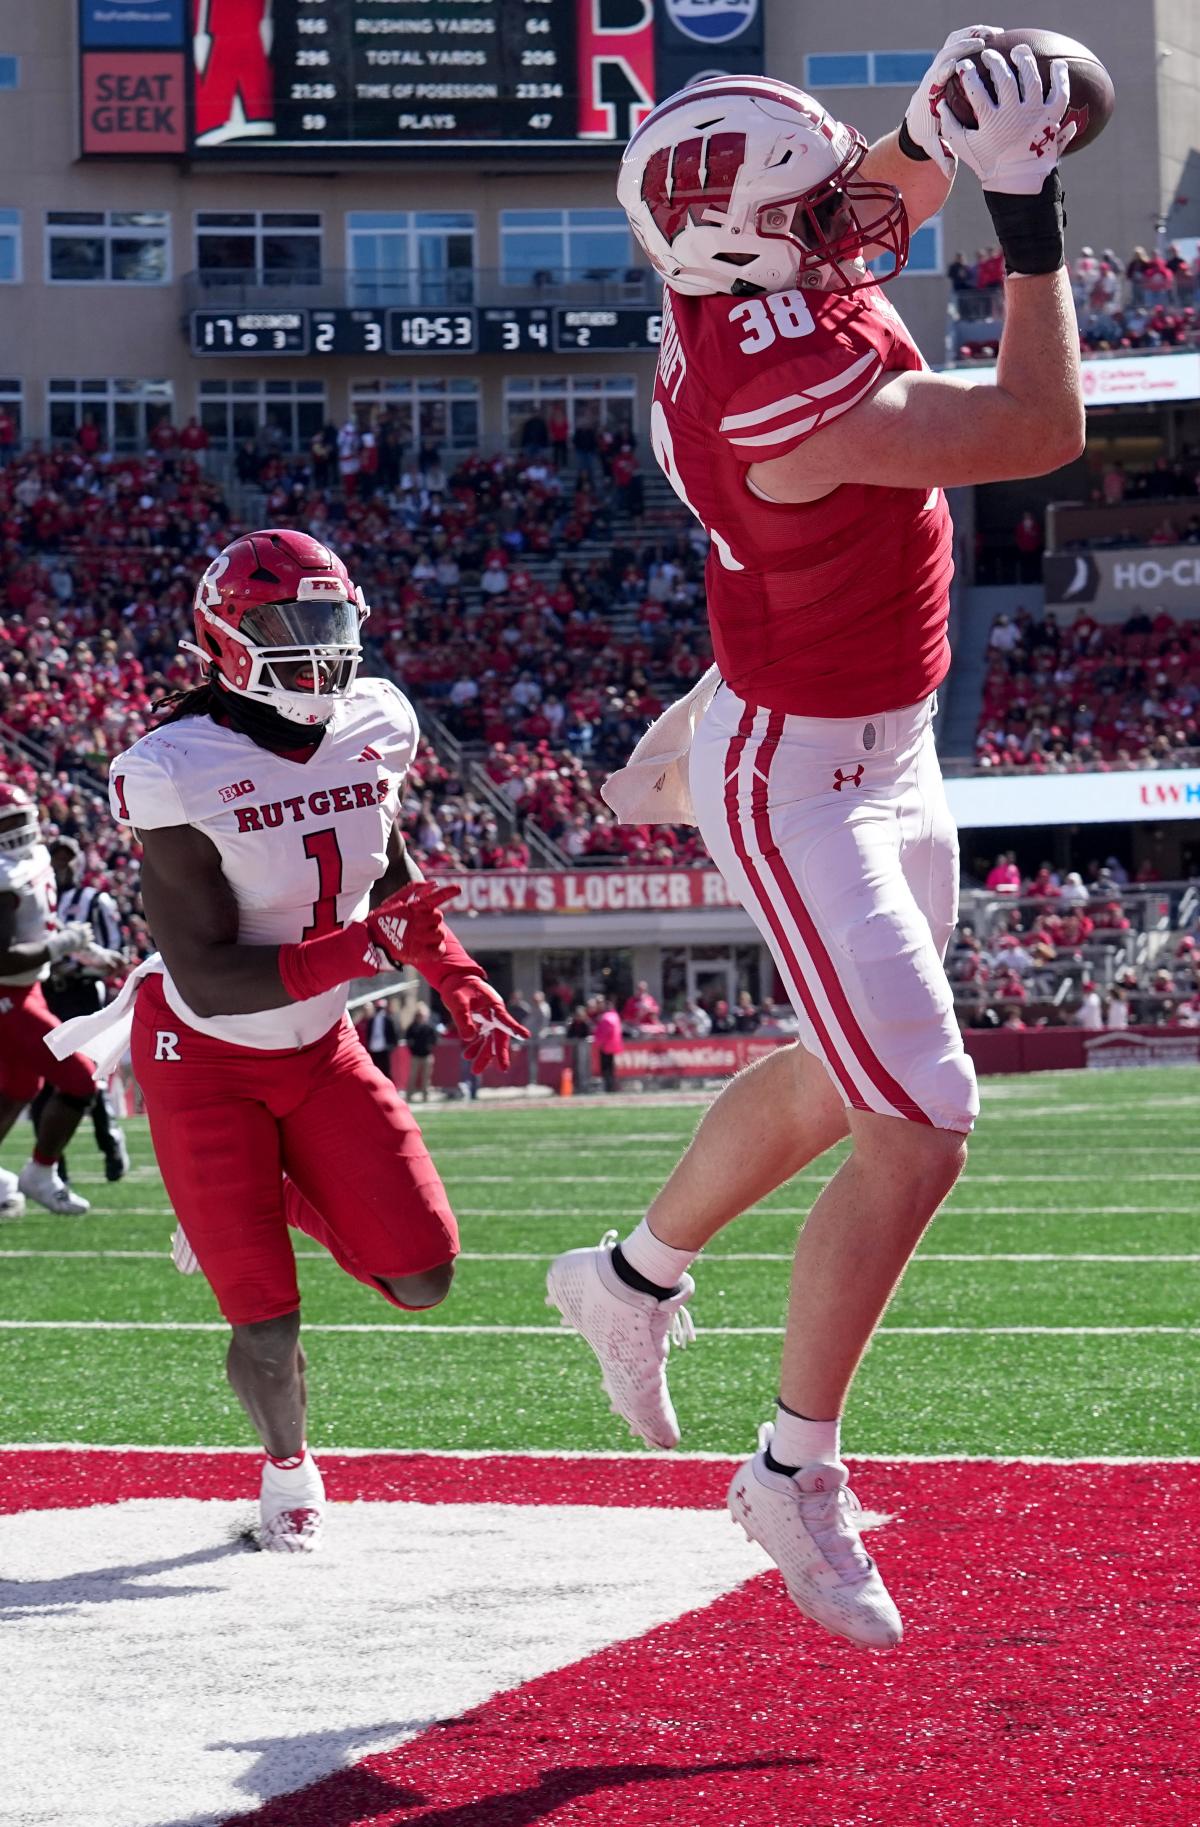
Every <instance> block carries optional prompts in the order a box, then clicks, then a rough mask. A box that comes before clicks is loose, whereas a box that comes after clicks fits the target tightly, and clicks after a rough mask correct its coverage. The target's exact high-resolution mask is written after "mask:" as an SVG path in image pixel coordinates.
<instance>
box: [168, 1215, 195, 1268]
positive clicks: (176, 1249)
mask: <svg viewBox="0 0 1200 1827" xmlns="http://www.w3.org/2000/svg"><path fill="white" fill-rule="evenodd" d="M171 1261H172V1262H173V1263H174V1264H175V1267H176V1268H177V1269H178V1270H179V1273H180V1274H181V1275H195V1274H196V1272H197V1271H198V1269H199V1267H200V1258H199V1257H198V1256H197V1255H196V1252H195V1250H193V1248H192V1246H191V1244H190V1243H189V1242H188V1235H187V1232H186V1231H185V1230H184V1228H183V1226H182V1225H181V1224H177V1225H176V1226H175V1233H174V1235H173V1237H172V1238H171Z"/></svg>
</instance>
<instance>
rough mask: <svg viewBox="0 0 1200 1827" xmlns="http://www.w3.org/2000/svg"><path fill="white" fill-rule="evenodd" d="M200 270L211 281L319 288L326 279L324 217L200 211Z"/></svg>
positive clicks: (292, 212) (306, 213)
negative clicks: (236, 281) (324, 269)
mask: <svg viewBox="0 0 1200 1827" xmlns="http://www.w3.org/2000/svg"><path fill="white" fill-rule="evenodd" d="M196 266H197V268H198V270H199V271H200V273H201V274H202V275H203V276H204V277H205V278H206V279H208V280H210V281H215V282H217V283H219V282H220V281H222V280H225V281H227V282H228V281H234V280H249V281H251V283H254V282H255V281H256V279H257V277H258V276H260V275H261V279H262V281H263V283H265V284H269V285H287V284H289V283H292V284H306V285H315V284H317V283H318V282H319V280H320V277H321V218H320V215H318V214H315V213H313V212H311V211H307V210H273V209H261V210H260V209H247V210H216V209H201V210H198V211H197V212H196Z"/></svg>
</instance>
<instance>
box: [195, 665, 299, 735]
mask: <svg viewBox="0 0 1200 1827" xmlns="http://www.w3.org/2000/svg"><path fill="white" fill-rule="evenodd" d="M208 682H209V684H210V685H211V686H212V691H213V697H214V699H215V701H216V703H217V705H218V707H219V708H220V712H221V715H222V716H223V717H224V718H225V719H226V721H227V722H229V723H232V725H233V727H234V729H235V730H240V731H241V732H242V735H243V736H249V738H250V740H251V742H257V743H258V745H259V747H260V748H264V749H315V748H316V746H317V744H318V743H319V742H320V740H321V738H322V736H323V735H324V734H325V725H324V724H323V723H293V722H292V720H291V718H290V717H282V716H280V714H279V712H278V711H277V710H275V709H274V708H273V706H271V705H270V704H260V703H258V702H257V700H256V699H254V698H243V697H242V696H241V694H240V693H238V692H235V691H230V690H229V688H228V686H227V685H223V684H222V682H221V675H220V673H219V672H218V671H217V669H216V667H215V666H213V667H211V668H210V670H209V675H208Z"/></svg>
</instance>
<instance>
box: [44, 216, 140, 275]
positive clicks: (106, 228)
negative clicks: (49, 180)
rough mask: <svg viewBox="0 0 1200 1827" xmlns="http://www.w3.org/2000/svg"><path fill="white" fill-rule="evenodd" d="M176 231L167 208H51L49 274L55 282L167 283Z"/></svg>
mask: <svg viewBox="0 0 1200 1827" xmlns="http://www.w3.org/2000/svg"><path fill="white" fill-rule="evenodd" d="M170 230H171V218H170V216H168V215H167V213H166V211H165V210H120V209H77V210H70V209H51V210H48V211H47V213H46V278H47V280H48V281H49V283H50V284H51V285H166V284H167V282H168V281H169V279H170V277H171V255H170Z"/></svg>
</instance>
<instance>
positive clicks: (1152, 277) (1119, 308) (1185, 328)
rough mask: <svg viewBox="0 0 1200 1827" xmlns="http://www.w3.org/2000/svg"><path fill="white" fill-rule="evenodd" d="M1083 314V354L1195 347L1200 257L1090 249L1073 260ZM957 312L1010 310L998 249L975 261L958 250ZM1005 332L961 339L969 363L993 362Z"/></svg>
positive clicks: (983, 320)
mask: <svg viewBox="0 0 1200 1827" xmlns="http://www.w3.org/2000/svg"><path fill="white" fill-rule="evenodd" d="M1068 272H1069V274H1070V278H1071V294H1072V297H1073V298H1074V301H1075V312H1076V316H1077V317H1078V319H1079V343H1080V349H1081V352H1082V353H1083V354H1085V355H1088V354H1106V353H1113V352H1116V351H1120V350H1125V349H1179V348H1189V349H1192V348H1195V347H1196V346H1197V344H1198V343H1200V314H1198V312H1197V297H1198V293H1200V255H1197V257H1196V258H1195V259H1189V258H1188V257H1187V256H1186V255H1185V254H1183V253H1181V252H1180V250H1179V248H1178V247H1176V246H1175V245H1174V243H1172V244H1171V245H1170V246H1169V247H1168V248H1167V249H1166V250H1165V251H1164V252H1162V253H1158V252H1148V251H1147V250H1146V249H1145V248H1144V247H1137V248H1135V249H1134V250H1133V253H1132V255H1131V256H1130V257H1129V258H1128V259H1127V260H1122V259H1121V257H1120V255H1119V254H1116V253H1114V251H1113V250H1112V248H1105V249H1104V250H1103V251H1102V252H1101V253H1100V254H1097V253H1096V251H1095V249H1094V248H1091V247H1083V248H1081V249H1080V251H1079V253H1078V254H1077V255H1076V256H1075V257H1074V258H1073V259H1072V260H1071V261H1069V263H1068ZM947 277H948V279H949V281H950V289H951V295H952V310H953V311H954V312H955V313H956V314H957V316H958V317H959V319H960V321H962V322H965V323H976V322H977V323H979V324H981V325H982V324H991V323H993V322H994V321H995V320H996V319H997V318H999V317H1001V316H1002V315H1003V309H1004V305H1003V299H1004V260H1003V256H1002V255H1001V253H1000V249H999V248H998V247H987V248H980V249H979V250H978V252H977V253H976V255H975V258H974V259H973V260H968V259H967V257H966V255H965V254H962V253H958V254H955V256H954V258H953V260H952V261H951V262H950V265H949V267H948V268H947ZM998 348H999V333H998V332H997V331H995V330H988V331H984V330H982V329H981V330H980V333H979V334H978V335H969V338H968V340H965V341H961V342H960V343H959V348H958V355H959V358H960V359H961V360H963V361H971V360H976V361H994V360H995V359H996V352H997V350H998Z"/></svg>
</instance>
